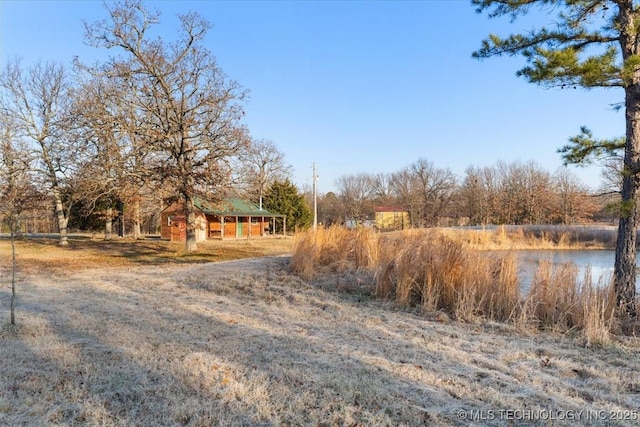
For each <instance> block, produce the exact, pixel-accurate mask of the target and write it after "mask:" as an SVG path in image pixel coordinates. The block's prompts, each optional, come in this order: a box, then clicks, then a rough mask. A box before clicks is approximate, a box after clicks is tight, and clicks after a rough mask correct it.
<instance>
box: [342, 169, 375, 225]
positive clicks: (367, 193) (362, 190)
mask: <svg viewBox="0 0 640 427" xmlns="http://www.w3.org/2000/svg"><path fill="white" fill-rule="evenodd" d="M336 184H337V186H338V192H339V194H340V199H341V200H342V204H343V206H344V208H345V210H346V213H347V215H348V217H349V218H350V219H353V220H354V221H355V222H356V225H358V224H360V223H361V222H362V221H363V220H364V219H366V217H367V214H370V213H371V212H372V211H373V206H372V203H371V202H372V200H371V196H372V194H373V182H372V179H371V175H368V174H366V173H359V174H355V175H342V176H340V177H338V179H337V180H336Z"/></svg>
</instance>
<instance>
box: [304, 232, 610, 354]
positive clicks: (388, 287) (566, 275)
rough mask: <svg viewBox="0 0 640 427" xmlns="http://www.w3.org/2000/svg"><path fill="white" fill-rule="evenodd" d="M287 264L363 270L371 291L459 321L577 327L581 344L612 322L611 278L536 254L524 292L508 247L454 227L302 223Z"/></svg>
mask: <svg viewBox="0 0 640 427" xmlns="http://www.w3.org/2000/svg"><path fill="white" fill-rule="evenodd" d="M505 233H506V231H505V229H504V228H500V229H498V231H497V232H496V235H494V236H493V237H494V238H496V237H497V238H498V239H502V238H504V236H505ZM521 233H522V232H521ZM543 237H544V239H545V240H549V237H548V236H543ZM556 237H557V238H558V239H559V241H560V242H562V241H564V240H566V239H568V237H567V236H564V235H562V234H557V235H556ZM292 269H293V271H294V272H295V273H297V274H299V275H301V276H303V277H305V278H312V277H315V276H317V275H321V274H323V273H326V272H339V273H340V272H343V271H346V270H359V271H365V272H366V273H367V274H368V275H370V276H369V277H371V280H372V288H371V289H372V292H373V294H374V295H375V296H376V297H378V298H381V299H386V300H392V301H395V302H397V303H398V304H400V305H402V306H410V307H420V308H421V309H422V310H424V311H425V312H430V311H443V312H446V313H448V314H449V315H451V316H452V317H454V318H455V319H457V320H460V321H477V320H493V321H509V322H512V323H513V324H515V325H516V326H518V327H524V328H525V329H532V328H533V329H536V330H551V331H556V332H560V333H567V332H571V333H573V332H579V333H580V334H581V336H582V337H584V338H585V339H586V342H587V343H588V344H598V343H606V342H608V339H609V334H610V331H611V329H612V326H613V319H614V311H615V310H614V304H613V302H615V298H614V297H612V286H602V284H593V283H592V279H591V276H590V274H586V275H585V277H584V278H583V280H580V278H579V277H578V269H577V267H576V265H575V264H573V263H567V264H564V265H560V266H557V265H554V264H553V263H552V262H551V260H548V261H542V262H541V263H540V264H539V266H538V267H537V269H536V271H535V274H534V277H533V282H532V284H531V287H530V289H529V290H527V291H526V293H523V292H522V290H521V284H520V279H519V276H518V262H517V258H516V255H515V253H514V252H509V251H507V252H505V251H497V252H490V251H486V250H476V249H473V248H472V247H471V246H470V245H469V244H468V241H466V240H465V239H461V238H460V236H459V235H456V234H450V233H443V232H442V231H439V230H406V231H402V232H398V233H393V234H377V233H375V232H374V231H373V230H370V229H361V230H347V229H345V228H342V227H331V228H328V229H319V230H318V231H317V232H313V231H309V232H306V233H302V234H300V235H298V236H297V237H296V241H295V243H294V253H293V256H292Z"/></svg>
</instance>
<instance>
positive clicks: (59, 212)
mask: <svg viewBox="0 0 640 427" xmlns="http://www.w3.org/2000/svg"><path fill="white" fill-rule="evenodd" d="M53 197H54V202H55V204H56V218H57V219H58V233H60V245H61V246H66V245H68V244H69V241H68V239H67V218H66V217H65V215H64V208H63V207H62V196H61V195H60V189H59V188H58V187H57V186H55V187H54V188H53Z"/></svg>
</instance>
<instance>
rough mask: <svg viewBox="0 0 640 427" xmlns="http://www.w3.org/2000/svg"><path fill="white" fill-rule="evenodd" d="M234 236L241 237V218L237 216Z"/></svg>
mask: <svg viewBox="0 0 640 427" xmlns="http://www.w3.org/2000/svg"><path fill="white" fill-rule="evenodd" d="M236 237H242V219H240V218H238V222H237V223H236Z"/></svg>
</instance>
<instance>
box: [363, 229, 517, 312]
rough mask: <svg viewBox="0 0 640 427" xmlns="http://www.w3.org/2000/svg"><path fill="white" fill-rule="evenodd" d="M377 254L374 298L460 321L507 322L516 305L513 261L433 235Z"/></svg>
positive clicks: (417, 236) (403, 239)
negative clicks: (445, 315)
mask: <svg viewBox="0 0 640 427" xmlns="http://www.w3.org/2000/svg"><path fill="white" fill-rule="evenodd" d="M398 241H400V242H402V244H398V243H397V242H396V243H395V244H391V245H389V246H386V245H385V246H384V247H383V248H381V252H383V254H381V255H380V258H381V259H382V260H384V262H382V263H381V265H380V266H379V268H378V270H377V272H376V275H375V294H376V295H377V296H378V297H380V298H387V299H394V300H396V301H397V302H398V303H400V304H403V305H411V306H417V305H419V306H421V307H422V308H423V309H425V310H443V311H446V312H448V313H450V314H452V315H454V316H455V317H456V318H457V319H459V320H472V319H475V318H478V317H482V318H488V319H495V320H506V319H507V318H508V317H509V315H510V313H511V311H512V309H513V307H514V306H515V304H516V303H517V301H518V280H517V269H516V267H515V258H514V257H513V256H512V255H503V256H499V257H487V256H486V254H479V253H476V252H473V251H471V250H469V249H467V248H465V247H464V246H463V244H462V243H461V242H459V241H456V240H453V239H451V238H449V237H447V236H444V235H442V234H439V233H436V232H425V233H421V234H417V233H408V234H405V235H404V236H403V237H401V238H400V239H398Z"/></svg>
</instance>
